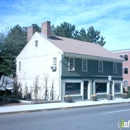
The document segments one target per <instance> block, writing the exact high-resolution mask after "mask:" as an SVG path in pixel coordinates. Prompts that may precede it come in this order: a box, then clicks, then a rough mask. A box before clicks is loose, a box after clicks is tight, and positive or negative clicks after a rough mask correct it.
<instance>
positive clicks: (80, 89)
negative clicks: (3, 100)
mask: <svg viewBox="0 0 130 130" xmlns="http://www.w3.org/2000/svg"><path fill="white" fill-rule="evenodd" d="M41 30H42V31H41V33H40V32H35V26H31V27H28V29H27V33H28V36H27V38H28V43H27V44H26V46H25V47H24V49H23V50H22V51H21V53H20V54H19V55H18V56H17V58H16V61H17V70H16V73H17V80H18V83H20V85H21V87H22V90H23V94H24V93H25V88H28V92H29V93H30V91H31V92H32V90H33V92H34V91H35V90H34V88H35V87H34V86H36V85H37V86H38V97H37V98H43V97H45V90H46V89H45V88H46V87H47V90H48V91H47V94H48V96H47V97H48V100H51V96H52V95H50V93H51V90H52V88H53V96H54V98H55V99H57V100H60V101H64V97H65V96H66V95H71V96H72V98H73V99H74V100H89V99H91V94H97V95H98V97H99V98H100V97H101V98H103V97H105V96H106V94H108V93H111V94H112V95H113V97H119V96H120V95H121V93H122V62H123V60H122V59H121V58H120V57H118V56H117V55H115V54H113V53H111V52H110V51H108V50H106V49H105V48H103V47H101V46H100V45H98V44H92V43H88V42H84V41H78V40H74V39H70V38H64V37H59V36H50V22H48V21H47V22H44V23H42V27H41ZM108 77H111V80H109V79H108ZM33 92H32V93H33ZM32 97H35V96H34V95H33V94H32Z"/></svg>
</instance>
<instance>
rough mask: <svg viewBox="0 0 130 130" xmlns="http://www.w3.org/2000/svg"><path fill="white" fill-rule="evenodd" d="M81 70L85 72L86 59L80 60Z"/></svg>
mask: <svg viewBox="0 0 130 130" xmlns="http://www.w3.org/2000/svg"><path fill="white" fill-rule="evenodd" d="M82 70H83V71H87V60H86V59H82Z"/></svg>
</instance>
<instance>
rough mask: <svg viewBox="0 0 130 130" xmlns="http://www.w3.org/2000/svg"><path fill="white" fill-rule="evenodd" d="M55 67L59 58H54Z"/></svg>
mask: <svg viewBox="0 0 130 130" xmlns="http://www.w3.org/2000/svg"><path fill="white" fill-rule="evenodd" d="M53 65H54V66H56V65H57V58H56V57H53Z"/></svg>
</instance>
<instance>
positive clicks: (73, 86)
mask: <svg viewBox="0 0 130 130" xmlns="http://www.w3.org/2000/svg"><path fill="white" fill-rule="evenodd" d="M80 92H81V83H66V84H65V95H72V94H80Z"/></svg>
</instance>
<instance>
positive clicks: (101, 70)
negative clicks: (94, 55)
mask: <svg viewBox="0 0 130 130" xmlns="http://www.w3.org/2000/svg"><path fill="white" fill-rule="evenodd" d="M98 72H103V61H98Z"/></svg>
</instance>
